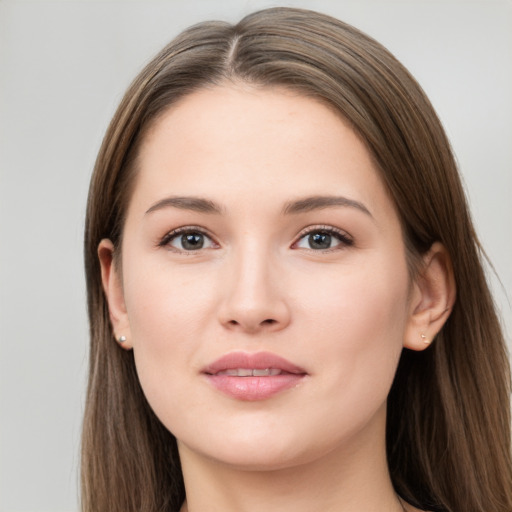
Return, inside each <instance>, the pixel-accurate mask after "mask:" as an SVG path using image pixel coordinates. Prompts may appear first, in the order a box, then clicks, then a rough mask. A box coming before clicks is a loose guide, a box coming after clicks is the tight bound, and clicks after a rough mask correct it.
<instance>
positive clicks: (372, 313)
mask: <svg viewBox="0 0 512 512" xmlns="http://www.w3.org/2000/svg"><path fill="white" fill-rule="evenodd" d="M391 269H393V270H394V271H391ZM408 283H409V279H408V274H407V270H406V266H405V264H404V265H402V266H400V265H396V260H395V265H393V266H392V267H390V266H389V265H388V264H385V262H379V261H374V262H373V263H372V264H371V265H370V264H369V265H363V266H357V267H356V266H354V267H353V268H348V269H346V270H344V271H342V272H340V271H338V269H336V270H335V271H334V272H332V275H329V276H325V279H324V280H323V281H322V282H317V283H316V284H317V286H316V287H313V285H312V283H310V284H309V285H308V288H309V289H310V290H315V292H314V293H310V294H309V296H308V297H307V299H306V300H305V301H304V303H303V305H302V309H303V316H304V317H305V318H306V319H307V320H306V321H305V323H304V329H305V330H306V332H307V333H308V335H307V336H305V342H306V343H307V339H310V340H311V339H316V340H317V346H318V348H320V347H322V354H321V361H320V365H321V367H322V368H324V367H329V369H330V370H331V371H329V372H326V373H325V375H326V378H327V377H328V379H329V382H328V383H327V384H326V385H328V386H333V387H338V388H340V387H344V386H350V388H351V389H359V390H361V392H362V393H369V394H372V393H374V392H375V390H377V389H378V390H379V394H382V393H383V394H384V396H385V395H386V394H387V389H389V387H390V386H391V383H392V380H393V377H394V373H395V371H396V366H397V363H398V359H399V357H400V353H401V350H402V346H403V334H404V330H405V326H406V322H407V310H408V308H407V305H408V286H409V284H408ZM320 319H321V321H320ZM327 354H328V357H327ZM359 398H360V397H359ZM356 399H357V397H356Z"/></svg>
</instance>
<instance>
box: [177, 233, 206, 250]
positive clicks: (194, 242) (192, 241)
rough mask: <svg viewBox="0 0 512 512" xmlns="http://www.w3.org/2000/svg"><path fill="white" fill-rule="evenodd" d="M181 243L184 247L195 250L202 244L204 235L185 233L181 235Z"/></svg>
mask: <svg viewBox="0 0 512 512" xmlns="http://www.w3.org/2000/svg"><path fill="white" fill-rule="evenodd" d="M181 245H182V246H183V248H184V249H188V250H192V251H193V250H197V249H201V248H202V247H203V245H204V237H203V235H201V234H199V233H187V234H186V235H182V236H181Z"/></svg>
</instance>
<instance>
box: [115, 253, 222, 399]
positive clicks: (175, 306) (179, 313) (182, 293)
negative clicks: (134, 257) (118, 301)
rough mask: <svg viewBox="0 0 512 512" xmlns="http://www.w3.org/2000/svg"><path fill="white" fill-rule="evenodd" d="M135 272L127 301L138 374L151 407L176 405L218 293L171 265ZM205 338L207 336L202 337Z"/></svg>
mask: <svg viewBox="0 0 512 512" xmlns="http://www.w3.org/2000/svg"><path fill="white" fill-rule="evenodd" d="M140 261H141V260H139V265H138V266H135V267H132V268H131V269H130V270H131V273H130V274H128V272H127V275H130V281H129V282H127V283H125V301H126V307H127V312H128V319H129V323H130V333H131V337H132V340H133V351H134V356H135V363H136V367H137V373H138V375H139V379H140V382H141V385H142V387H143V389H144V393H145V394H146V396H147V397H148V399H149V400H150V403H151V404H152V405H155V406H156V408H158V403H157V404H153V401H154V400H155V397H156V399H157V402H160V401H162V403H163V404H165V403H166V402H167V403H169V404H172V403H173V401H174V399H175V396H176V395H175V393H176V390H178V391H179V390H180V389H182V387H183V373H184V372H185V370H186V369H190V368H194V365H195V364H197V363H196V362H195V361H196V357H195V355H196V353H197V351H198V350H199V349H200V345H201V339H203V338H204V332H205V331H206V330H207V329H208V322H209V321H210V319H211V317H212V304H213V297H212V292H211V290H214V289H215V287H214V286H213V285H212V284H211V283H205V282H204V280H199V282H200V283H201V286H199V285H198V280H197V279H193V278H191V277H189V276H188V275H187V273H185V272H179V271H178V272H176V271H174V272H171V271H170V270H169V268H168V266H166V265H158V264H155V265H153V266H151V265H147V266H146V267H145V268H146V270H145V271H144V272H142V271H141V270H140V268H142V267H143V265H142V264H140ZM201 333H203V336H201Z"/></svg>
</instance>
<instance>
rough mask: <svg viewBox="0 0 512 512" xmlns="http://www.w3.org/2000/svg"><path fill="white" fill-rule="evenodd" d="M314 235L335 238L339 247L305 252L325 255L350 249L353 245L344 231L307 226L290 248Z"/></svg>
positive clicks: (323, 226)
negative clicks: (318, 234)
mask: <svg viewBox="0 0 512 512" xmlns="http://www.w3.org/2000/svg"><path fill="white" fill-rule="evenodd" d="M315 233H321V234H324V235H329V236H332V237H333V238H336V239H337V240H338V241H339V242H340V244H339V246H338V245H337V246H334V247H329V248H327V249H311V248H309V249H306V250H309V251H312V252H323V253H325V252H332V251H337V250H341V249H343V248H346V247H352V246H353V245H354V240H353V238H352V237H351V236H350V235H349V234H348V233H346V232H345V231H342V230H341V229H338V228H335V227H333V226H325V225H320V226H308V227H307V228H305V229H303V230H302V231H301V232H300V233H299V235H298V238H297V241H296V242H294V243H293V245H292V247H293V246H296V245H297V244H298V243H299V242H300V241H301V240H303V239H305V238H306V237H307V236H310V235H312V234H315Z"/></svg>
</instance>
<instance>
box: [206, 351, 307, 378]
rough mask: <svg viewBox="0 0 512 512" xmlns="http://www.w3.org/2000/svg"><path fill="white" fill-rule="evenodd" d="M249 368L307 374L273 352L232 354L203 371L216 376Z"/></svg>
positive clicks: (221, 358)
mask: <svg viewBox="0 0 512 512" xmlns="http://www.w3.org/2000/svg"><path fill="white" fill-rule="evenodd" d="M236 368H247V369H253V370H266V369H271V368H274V369H279V370H281V371H283V372H286V373H294V374H305V373H307V372H306V370H304V369H303V368H301V367H300V366H297V365H295V364H293V363H291V362H290V361H288V360H286V359H284V358H283V357H281V356H278V355H276V354H272V353H271V352H256V353H248V352H231V353H229V354H226V355H224V356H222V357H220V358H219V359H217V360H216V361H214V362H213V363H211V364H209V365H208V366H206V367H205V368H204V369H203V373H206V374H209V375H215V374H217V373H219V372H222V371H225V370H230V369H236Z"/></svg>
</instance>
